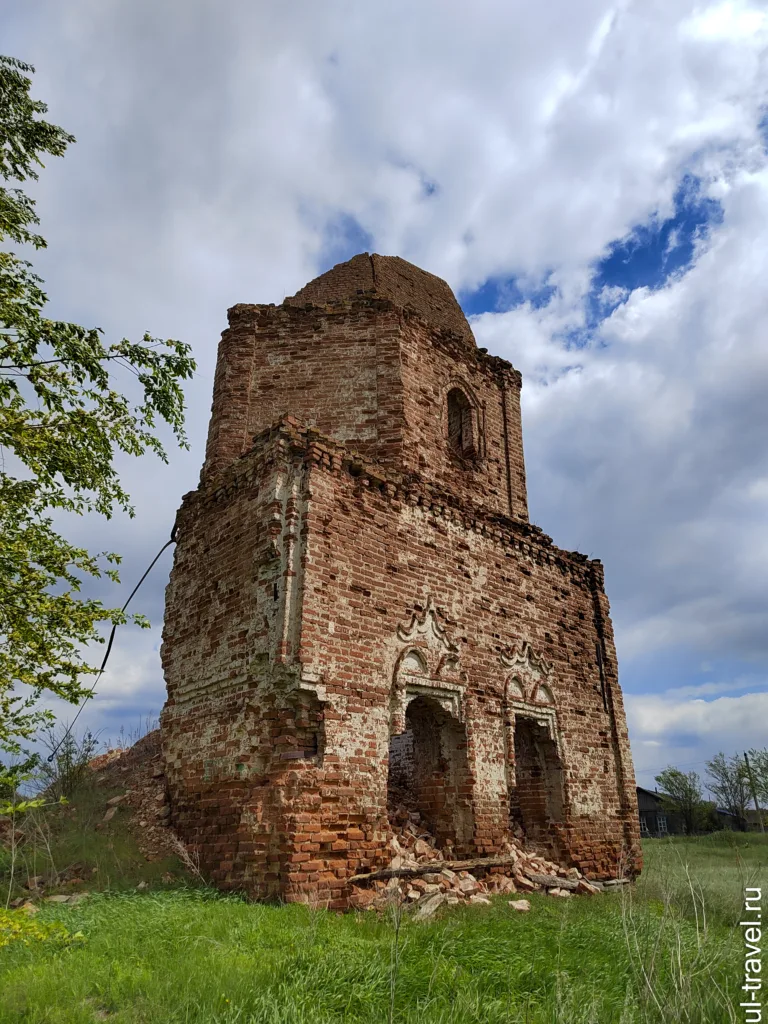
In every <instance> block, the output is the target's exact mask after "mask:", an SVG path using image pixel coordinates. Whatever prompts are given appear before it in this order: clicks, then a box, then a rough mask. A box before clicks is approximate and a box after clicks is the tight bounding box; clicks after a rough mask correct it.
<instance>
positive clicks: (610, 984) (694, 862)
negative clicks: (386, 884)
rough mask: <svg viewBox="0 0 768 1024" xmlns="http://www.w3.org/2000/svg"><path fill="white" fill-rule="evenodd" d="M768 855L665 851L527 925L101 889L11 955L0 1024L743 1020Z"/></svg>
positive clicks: (0, 991)
mask: <svg viewBox="0 0 768 1024" xmlns="http://www.w3.org/2000/svg"><path fill="white" fill-rule="evenodd" d="M767 855H768V845H766V843H765V842H761V840H760V837H749V838H748V839H745V840H742V839H736V840H732V839H723V840H704V841H700V840H688V841H684V842H673V841H669V842H664V843H653V842H652V843H649V844H648V846H647V860H648V872H647V875H646V876H645V877H644V878H643V880H642V882H641V883H640V884H639V885H638V886H637V887H636V889H635V891H633V892H631V893H629V892H628V893H624V892H623V891H622V892H620V893H615V894H610V895H604V896H600V897H594V898H579V899H570V900H560V899H556V898H552V897H547V896H543V895H537V894H534V896H533V897H532V899H531V902H532V909H531V911H530V913H528V914H516V913H515V912H514V911H512V910H511V909H510V908H509V907H508V905H507V900H506V898H496V899H494V902H493V905H492V906H491V907H454V908H451V909H450V910H449V911H448V912H446V913H445V914H444V915H443V916H442V917H440V918H439V919H437V920H431V921H429V922H425V923H419V922H415V921H413V920H412V919H411V918H410V916H409V915H405V916H400V917H397V918H396V917H395V916H393V915H392V914H390V915H384V916H383V917H382V918H381V919H379V918H377V916H376V915H375V914H373V913H363V914H346V915H343V916H337V915H336V914H334V913H331V912H328V911H326V910H323V909H318V908H316V907H307V906H303V905H297V904H294V905H291V906H282V907H281V906H264V905H256V904H249V903H247V902H245V901H242V900H239V899H237V898H234V897H231V896H229V897H225V896H222V895H220V894H217V893H214V892H212V891H210V890H200V889H198V890H193V889H178V890H175V891H166V892H158V891H153V890H151V889H150V890H149V891H148V892H146V893H136V892H132V893H126V892H122V893H116V892H112V893H103V894H96V895H94V896H92V897H91V898H89V899H88V900H85V901H83V902H82V903H80V904H77V905H76V906H73V907H66V906H65V907H60V906H59V907H48V908H46V909H44V910H43V911H41V914H40V915H39V916H40V917H41V918H46V919H53V918H57V919H59V920H61V921H62V922H63V924H64V925H65V926H66V927H67V928H69V930H70V931H72V932H75V931H82V932H83V933H84V934H85V936H86V941H85V943H84V944H82V945H80V946H77V947H72V948H69V949H50V948H46V947H45V946H40V947H38V948H35V947H29V948H20V947H18V948H16V947H12V948H11V949H10V950H9V951H6V953H5V956H4V961H3V962H2V963H0V1022H5V1021H8V1022H11V1021H13V1022H28V1024H31V1022H35V1024H38V1022H39V1024H42V1022H43V1021H45V1022H46V1024H65V1022H66V1024H85V1022H88V1024H91V1022H94V1021H103V1020H109V1021H112V1022H114V1024H138V1022H153V1024H154V1022H157V1024H182V1022H184V1024H203V1022H205V1024H235V1022H237V1024H261V1022H263V1024H330V1022H347V1024H386V1022H388V1021H392V1022H393V1024H394V1022H398V1024H474V1022H477V1024H479V1022H483V1024H502V1022H504V1024H510V1022H513V1024H611V1022H614V1021H615V1022H617V1024H635V1022H637V1024H659V1022H666V1021H672V1020H675V1021H678V1020H680V1021H684V1022H686V1024H704V1022H712V1024H715V1022H717V1024H719V1022H721V1021H724V1022H732V1021H735V1020H737V1019H738V1018H737V1017H736V1016H735V1014H734V1009H733V1007H735V1006H736V1005H737V1004H738V1001H739V999H738V997H737V986H738V984H739V983H740V975H741V970H742V966H743V964H742V958H743V951H742V949H741V937H740V935H739V933H738V930H737V929H735V928H734V925H735V923H736V922H737V921H738V920H739V915H740V909H741V899H742V895H743V892H742V888H741V886H742V880H743V879H746V878H749V879H751V880H752V881H753V883H754V880H755V879H756V878H759V879H761V881H762V882H764V881H765V880H766V868H765V864H766V856H767ZM746 884H749V883H746ZM758 884H760V882H758Z"/></svg>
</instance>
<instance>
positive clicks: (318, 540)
mask: <svg viewBox="0 0 768 1024" xmlns="http://www.w3.org/2000/svg"><path fill="white" fill-rule="evenodd" d="M179 522H180V533H179V541H178V546H177V554H176V562H175V565H174V570H173V574H172V581H171V584H170V586H169V591H168V600H167V616H166V628H165V642H164V645H163V662H164V666H165V671H166V679H167V682H168V693H169V701H168V705H167V706H166V709H165V711H164V713H163V720H162V725H163V736H164V749H165V753H166V758H167V761H168V778H169V786H170V789H171V794H172V801H173V816H174V817H173V820H174V822H175V824H176V826H177V827H178V828H179V829H180V830H181V831H182V833H183V834H185V835H186V836H188V837H189V838H190V840H191V841H192V842H193V843H194V844H195V845H196V846H197V848H198V850H199V852H200V854H201V858H202V863H203V865H204V867H205V868H206V869H207V871H208V872H209V874H210V875H211V877H212V879H213V880H214V881H215V882H217V884H219V885H222V886H234V887H240V886H244V887H246V888H247V889H248V890H249V891H250V892H252V893H253V894H254V895H257V896H269V895H275V894H278V893H280V894H283V895H284V896H286V897H288V898H305V897H307V896H316V897H317V898H322V899H324V900H330V901H331V902H333V903H337V904H338V905H343V902H344V899H345V891H344V879H345V878H346V877H348V876H349V875H350V874H351V873H353V872H354V871H356V870H359V869H365V868H366V867H370V866H375V865H376V864H378V863H381V862H382V860H384V859H386V857H387V853H386V849H385V839H386V834H387V823H386V797H387V759H388V744H389V735H390V730H391V728H392V723H393V710H392V708H393V703H392V701H393V692H394V691H395V689H396V686H397V673H398V668H397V666H398V663H399V659H400V658H401V656H402V654H403V652H404V651H406V650H409V649H412V648H417V649H419V650H421V651H422V652H423V655H424V658H425V660H426V662H427V663H428V664H429V674H430V675H431V676H432V677H433V679H432V680H431V681H429V680H428V681H427V684H428V685H432V683H434V681H435V679H437V682H438V684H439V685H441V686H445V687H447V688H448V689H449V690H450V689H451V688H453V691H455V692H456V693H458V694H460V696H459V699H458V703H457V705H456V706H457V708H458V711H457V715H458V718H457V719H456V722H458V719H460V720H461V721H460V725H457V724H456V723H454V725H453V726H452V728H453V729H454V733H455V735H457V736H458V737H459V740H458V742H459V744H460V745H461V744H463V747H464V750H465V756H466V763H467V766H468V775H467V776H466V777H462V778H460V777H459V776H458V775H451V776H450V779H449V782H448V783H447V784H448V785H449V789H448V790H445V789H443V790H442V791H441V790H440V789H439V787H438V788H437V789H433V791H432V797H433V798H434V799H433V805H430V806H431V807H432V808H433V810H434V813H435V814H436V816H437V819H439V821H440V822H443V823H445V822H446V821H447V820H448V819H447V818H446V816H445V814H444V813H442V812H441V810H440V808H441V806H443V807H444V805H445V802H446V799H447V798H449V799H450V803H451V806H454V805H456V804H458V803H461V802H462V801H463V802H464V804H463V805H464V806H465V808H466V813H465V812H464V811H462V814H464V820H469V821H470V826H471V836H472V839H471V842H470V843H469V844H467V842H466V841H465V840H464V839H462V836H461V835H459V834H458V833H457V834H456V836H454V843H453V845H454V849H455V851H456V852H475V851H476V852H478V853H487V852H494V851H496V850H498V849H499V847H500V844H501V843H502V842H503V840H504V838H505V836H506V835H507V834H508V833H507V829H508V826H509V815H508V801H509V788H510V786H512V787H513V786H514V782H515V780H514V743H513V742H511V735H512V734H513V732H514V718H515V714H516V710H515V707H514V706H513V704H511V703H510V701H509V700H505V695H506V694H508V689H507V680H508V678H509V677H510V675H513V674H515V673H517V674H518V675H520V676H521V678H522V680H523V683H524V685H525V686H527V687H528V691H529V692H528V693H527V695H526V696H527V699H528V700H527V711H526V713H532V711H533V712H535V711H536V708H535V705H534V704H533V702H532V698H533V696H534V694H533V692H532V690H533V684H534V683H535V679H534V678H533V677H529V676H528V675H526V673H527V672H528V668H525V667H524V668H523V669H522V670H521V669H520V668H519V667H518V668H509V667H505V665H503V664H502V661H501V657H502V655H504V654H509V653H510V652H513V649H514V648H515V646H516V645H517V648H518V650H519V644H520V641H521V640H525V641H528V642H529V643H530V644H531V647H532V649H533V650H534V651H535V655H536V657H537V658H539V659H544V660H545V661H547V662H551V667H550V669H549V674H548V675H547V676H546V679H547V683H548V685H549V686H550V689H551V690H552V693H553V694H554V698H555V708H554V712H553V714H554V719H553V721H554V727H555V731H556V735H557V740H558V742H559V744H560V746H561V755H562V762H563V766H564V772H563V774H564V780H565V788H564V793H563V801H564V804H563V807H564V812H563V818H562V820H561V821H560V822H556V823H553V826H552V835H553V836H554V838H555V840H556V842H557V843H558V844H559V848H560V851H561V852H562V854H563V855H564V856H565V857H566V859H568V860H569V861H570V862H571V863H573V864H575V865H577V866H579V867H581V868H582V870H584V871H586V872H588V873H591V874H593V875H603V876H605V875H609V874H612V873H614V874H615V872H616V866H617V862H618V859H619V858H620V856H621V851H622V848H624V847H627V846H628V847H629V853H630V858H631V859H632V860H633V862H634V865H635V866H637V863H638V862H637V856H638V845H637V839H638V837H637V816H636V810H635V808H634V789H633V785H634V782H633V779H632V772H631V761H630V760H629V754H628V746H627V736H626V726H625V722H624V716H623V710H622V708H621V699H620V693H619V691H618V687H617V686H616V680H615V655H614V652H613V646H612V640H611V638H610V636H609V620H608V616H607V604H606V603H605V599H604V595H603V594H602V592H601V591H600V589H599V588H600V586H601V576H600V572H599V565H596V564H595V563H590V562H588V561H587V560H586V559H583V558H573V557H571V556H569V555H567V554H566V553H564V552H560V551H558V549H556V548H554V547H553V546H552V545H551V543H550V542H549V541H548V538H545V537H543V535H542V534H541V533H540V531H537V530H536V529H535V528H533V527H528V526H527V525H524V524H520V525H515V524H514V523H513V522H512V521H511V520H509V521H507V522H506V524H504V525H500V522H499V520H498V519H497V518H494V517H492V516H489V515H488V514H484V513H482V512H476V513H473V512H472V511H471V510H467V509H466V507H465V505H464V503H460V502H458V501H455V500H454V501H451V499H450V497H449V496H446V495H445V494H443V495H440V494H438V493H436V492H434V491H432V492H431V491H430V489H429V488H428V487H426V486H424V485H418V484H414V483H409V484H408V485H406V486H403V485H401V484H399V483H398V482H396V481H387V480H386V478H385V476H384V474H382V472H381V471H375V470H374V471H372V470H371V467H366V466H365V465H364V464H362V463H360V462H359V461H357V462H356V461H355V460H354V459H350V458H349V456H348V454H347V453H346V452H345V450H344V449H343V448H342V447H340V446H337V445H335V444H333V442H330V441H326V440H323V439H321V438H319V437H318V436H317V435H313V434H312V433H311V432H310V433H309V434H307V433H306V432H304V433H302V432H301V431H299V430H298V429H297V427H296V426H295V425H292V424H287V425H286V426H285V427H284V428H282V429H280V430H275V431H272V432H271V433H270V432H266V433H265V434H264V436H263V437H262V438H260V439H259V441H258V443H257V445H256V446H255V448H254V450H253V452H252V453H251V454H249V455H248V456H247V457H246V458H244V459H241V460H240V461H239V462H238V463H236V464H235V465H234V466H232V467H231V468H230V469H229V470H228V471H227V472H226V473H224V474H223V475H221V476H220V477H219V479H218V480H217V481H216V483H215V484H211V485H209V486H208V488H206V489H204V490H203V491H200V492H196V493H195V494H194V495H192V496H188V497H187V499H186V502H185V507H184V508H183V510H182V512H181V515H180V520H179ZM596 588H597V589H596ZM430 598H431V599H432V601H433V602H434V603H435V605H436V608H437V613H436V618H435V621H436V622H438V623H440V624H442V625H441V628H443V627H444V628H445V630H446V634H445V638H444V639H443V640H440V639H439V638H438V637H436V635H435V634H434V632H432V633H429V632H428V633H427V634H425V635H423V636H422V635H421V634H419V631H418V630H419V626H418V620H419V617H420V616H422V615H423V611H424V609H425V608H426V607H427V601H428V599H430ZM598 610H599V616H600V621H599V628H600V630H601V631H602V633H603V641H604V644H605V669H606V672H605V689H606V699H605V701H604V699H603V685H602V684H601V681H600V678H599V672H598V668H597V665H596V659H595V643H596V642H597V637H598V621H597V615H596V613H597V611H598ZM414 612H415V613H416V620H417V626H416V633H414V635H413V636H414V638H413V639H412V640H403V639H402V630H403V628H404V624H405V625H406V626H407V624H408V622H409V619H410V618H411V616H412V615H413V613H414ZM431 621H432V620H431V619H430V618H429V617H427V622H428V623H429V622H431ZM398 629H400V633H401V635H398ZM452 648H455V651H456V655H455V659H454V661H456V659H457V662H456V663H451V659H452V658H453V655H451V654H450V650H451V649H452ZM446 659H447V661H446ZM507 660H508V661H509V657H508V658H507ZM513 660H514V657H513ZM443 662H445V664H442V663H443ZM539 675H540V673H539ZM537 678H538V676H537ZM606 705H607V706H608V711H606ZM518 710H519V709H518ZM545 713H548V712H546V711H543V712H542V714H545ZM315 751H316V753H315ZM438 776H439V773H437V775H436V776H435V781H438V782H439V778H438ZM456 786H459V787H460V788H459V789H456V788H455V787H456ZM450 787H454V788H453V789H451V788H450ZM461 787H463V789H462V788H461ZM430 799H431V798H430ZM441 801H442V804H441ZM467 815H469V818H468V819H467ZM440 828H442V829H443V832H444V835H443V836H442V838H443V839H444V840H445V841H450V840H451V836H449V835H448V832H446V828H448V830H449V831H450V828H449V827H448V826H445V827H444V826H443V825H441V826H440ZM439 830H440V829H438V831H439ZM459 831H461V830H459Z"/></svg>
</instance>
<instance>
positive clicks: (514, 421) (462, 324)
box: [203, 253, 528, 520]
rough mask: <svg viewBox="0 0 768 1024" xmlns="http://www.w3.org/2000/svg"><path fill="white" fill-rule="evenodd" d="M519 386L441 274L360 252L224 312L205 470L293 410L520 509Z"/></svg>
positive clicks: (416, 471) (458, 488)
mask: <svg viewBox="0 0 768 1024" xmlns="http://www.w3.org/2000/svg"><path fill="white" fill-rule="evenodd" d="M520 387H521V379H520V374H519V373H518V372H517V371H516V370H514V369H513V367H512V366H511V365H510V364H509V363H508V362H506V361H505V360H503V359H499V358H497V357H495V356H490V355H488V354H487V352H486V351H485V350H484V349H478V347H477V345H476V344H475V339H474V337H473V335H472V330H471V328H470V326H469V323H468V322H467V318H466V317H465V315H464V313H463V311H462V309H461V306H460V305H459V303H458V302H457V300H456V297H455V296H454V294H453V292H452V291H451V289H450V287H449V286H448V284H446V282H445V281H443V280H441V279H440V278H439V277H436V276H435V275H434V274H429V273H427V272H426V271H424V270H421V269H420V268H419V267H415V266H414V265H413V264H411V263H408V262H407V261H406V260H403V259H401V258H400V257H397V256H379V255H376V254H373V255H370V254H368V253H361V254H359V255H357V256H354V257H353V258H352V259H350V260H348V261H347V262H345V263H340V264H338V265H337V266H335V267H333V268H332V269H331V270H329V271H327V273H325V274H322V275H320V276H319V277H317V278H315V280H313V281H310V282H309V284H307V285H305V287H303V288H302V289H300V290H299V291H298V292H297V293H296V294H295V295H293V296H290V297H289V298H286V299H285V300H284V302H283V303H282V304H281V305H279V306H275V305H237V306H233V307H232V308H231V309H230V310H229V328H228V329H227V330H226V331H224V333H223V335H222V340H221V344H220V346H219V355H218V362H217V367H216V377H215V382H214V396H213V410H212V416H211V424H210V429H209V433H208V446H207V450H206V462H205V467H204V470H203V476H204V478H206V477H207V478H211V477H212V476H215V474H216V473H217V472H219V471H220V470H222V469H224V468H226V466H228V465H230V464H231V463H232V462H233V461H234V460H235V459H237V458H239V457H240V456H242V455H244V454H245V453H246V452H248V451H249V450H250V448H251V446H252V444H253V438H254V436H255V435H257V434H259V433H261V432H262V431H263V430H265V429H267V428H269V427H271V426H272V425H273V424H274V423H275V422H277V421H278V420H280V419H282V418H283V417H285V416H293V417H295V419H296V420H298V421H299V423H301V424H303V425H305V426H310V427H315V428H316V429H317V430H318V431H320V432H321V433H322V434H325V435H327V436H328V437H330V438H332V439H333V440H335V441H337V442H341V443H342V444H344V445H346V446H347V447H348V448H349V450H350V452H351V453H355V454H357V455H359V456H362V457H363V458H364V459H366V460H369V461H371V462H375V463H378V464H379V465H380V466H382V467H384V468H385V469H387V470H388V471H389V472H390V473H395V474H406V475H408V474H410V475H417V476H419V477H420V478H421V479H423V480H425V481H427V482H430V483H433V484H435V485H437V487H438V488H441V489H444V490H448V491H451V492H452V493H453V494H454V495H456V496H458V497H460V498H461V499H463V500H466V501H467V502H468V503H470V504H475V505H478V506H483V507H485V508H487V509H490V510H492V511H494V512H497V513H501V514H505V515H508V516H511V517H512V518H515V519H522V520H527V518H528V511H527V500H526V489H525V468H524V461H523V445H522V427H521V423H520Z"/></svg>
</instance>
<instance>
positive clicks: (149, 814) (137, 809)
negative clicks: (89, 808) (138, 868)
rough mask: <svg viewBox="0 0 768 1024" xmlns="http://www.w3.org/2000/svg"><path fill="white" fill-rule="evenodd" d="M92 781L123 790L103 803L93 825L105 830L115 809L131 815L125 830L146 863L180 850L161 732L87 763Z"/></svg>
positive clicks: (148, 735) (151, 733)
mask: <svg viewBox="0 0 768 1024" xmlns="http://www.w3.org/2000/svg"><path fill="white" fill-rule="evenodd" d="M89 768H90V769H91V771H92V772H93V780H94V782H95V783H96V785H97V786H100V787H103V788H104V789H116V788H120V789H122V790H123V793H122V794H118V795H117V796H114V797H112V798H111V799H109V800H107V801H106V802H105V814H104V818H103V819H102V821H101V822H100V823H99V824H98V825H97V826H96V827H97V828H99V829H108V828H109V827H110V825H109V823H110V822H111V820H112V819H113V818H114V816H115V814H116V812H117V808H118V807H129V808H130V809H131V811H132V812H133V813H132V814H131V816H130V817H129V818H128V819H127V827H128V829H129V830H130V832H131V833H132V834H133V836H134V838H135V839H136V843H137V845H138V847H139V849H140V850H141V852H142V853H143V854H144V856H145V857H146V858H147V860H160V859H162V858H163V857H167V856H169V855H170V854H175V855H177V856H178V855H179V853H180V849H183V844H181V842H180V840H179V838H178V837H177V836H176V834H175V833H174V831H173V830H172V829H171V827H170V825H169V820H170V814H171V808H170V806H169V803H168V794H167V792H166V787H165V769H164V767H163V759H162V752H161V748H160V730H159V729H154V730H153V731H152V732H149V733H147V735H146V736H144V737H142V738H141V739H140V740H139V741H138V742H137V743H134V745H133V746H132V747H128V748H127V749H123V750H120V749H118V750H108V751H106V752H105V753H103V754H99V755H98V757H95V758H93V760H92V761H90V762H89Z"/></svg>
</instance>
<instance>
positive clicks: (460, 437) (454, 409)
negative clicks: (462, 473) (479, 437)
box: [448, 388, 477, 459]
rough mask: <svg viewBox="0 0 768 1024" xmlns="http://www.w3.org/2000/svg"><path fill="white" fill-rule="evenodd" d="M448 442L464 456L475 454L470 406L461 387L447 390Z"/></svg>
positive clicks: (472, 456) (471, 456)
mask: <svg viewBox="0 0 768 1024" xmlns="http://www.w3.org/2000/svg"><path fill="white" fill-rule="evenodd" d="M448 444H449V445H450V447H451V449H452V450H453V451H454V452H456V454H458V455H462V456H464V458H468V459H472V458H474V457H475V455H476V454H477V443H476V438H475V426H474V422H473V417H472V406H471V405H470V403H469V399H468V398H467V396H466V395H465V394H464V392H463V391H462V390H461V388H451V390H450V391H449V392H448Z"/></svg>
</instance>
